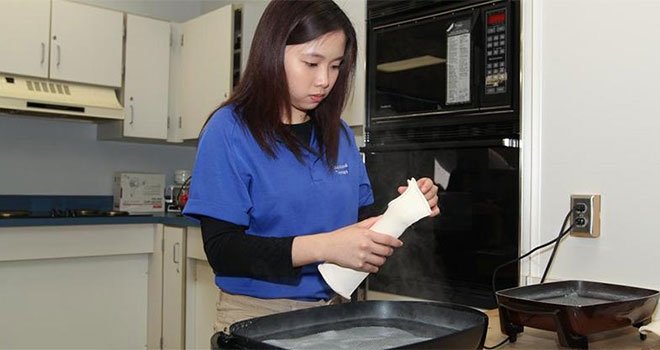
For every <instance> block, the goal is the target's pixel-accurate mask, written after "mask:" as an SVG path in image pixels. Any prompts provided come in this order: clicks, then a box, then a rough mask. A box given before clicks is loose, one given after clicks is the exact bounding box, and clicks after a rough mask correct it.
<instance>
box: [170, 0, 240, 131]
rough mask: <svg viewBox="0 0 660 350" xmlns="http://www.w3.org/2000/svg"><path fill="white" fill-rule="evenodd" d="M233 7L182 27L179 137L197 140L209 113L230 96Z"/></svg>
mask: <svg viewBox="0 0 660 350" xmlns="http://www.w3.org/2000/svg"><path fill="white" fill-rule="evenodd" d="M233 18H234V17H233V10H232V5H227V6H224V7H221V8H219V9H217V10H215V11H213V12H209V13H206V14H204V15H202V16H200V17H197V18H195V19H192V20H190V21H188V22H186V23H184V25H183V47H182V67H183V69H182V86H181V87H180V89H179V91H180V93H181V96H182V101H181V118H182V123H181V124H182V125H181V138H182V139H184V140H188V139H196V138H197V137H198V136H199V132H200V131H201V129H202V126H203V125H204V122H205V121H206V119H207V118H208V116H209V115H210V113H211V112H213V110H215V109H216V108H217V107H218V106H219V105H220V104H221V103H222V102H223V101H224V100H226V99H227V97H228V96H229V91H230V89H231V73H232V60H233V45H232V34H233V28H234V25H233Z"/></svg>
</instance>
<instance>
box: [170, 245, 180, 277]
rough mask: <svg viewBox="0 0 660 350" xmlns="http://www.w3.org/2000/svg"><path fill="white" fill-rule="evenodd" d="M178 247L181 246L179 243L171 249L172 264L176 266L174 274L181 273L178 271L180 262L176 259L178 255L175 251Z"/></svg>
mask: <svg viewBox="0 0 660 350" xmlns="http://www.w3.org/2000/svg"><path fill="white" fill-rule="evenodd" d="M179 246H181V243H179V242H176V243H174V246H173V247H172V262H173V263H175V264H176V272H181V270H180V269H179V267H180V265H179V263H180V262H181V259H180V258H179V257H178V255H179V254H177V251H179V249H177V247H179Z"/></svg>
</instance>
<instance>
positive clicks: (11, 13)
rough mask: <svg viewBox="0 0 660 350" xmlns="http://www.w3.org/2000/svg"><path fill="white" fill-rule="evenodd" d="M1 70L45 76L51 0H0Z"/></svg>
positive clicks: (46, 74) (46, 72)
mask: <svg viewBox="0 0 660 350" xmlns="http://www.w3.org/2000/svg"><path fill="white" fill-rule="evenodd" d="M0 13H1V14H2V21H0V72H5V73H13V74H19V75H28V76H34V77H41V78H46V77H48V52H49V48H50V43H49V31H50V2H49V1H48V0H2V1H0Z"/></svg>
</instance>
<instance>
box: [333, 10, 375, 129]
mask: <svg viewBox="0 0 660 350" xmlns="http://www.w3.org/2000/svg"><path fill="white" fill-rule="evenodd" d="M336 3H337V5H338V6H339V7H341V9H342V10H344V12H346V15H347V16H348V18H349V19H350V20H351V22H352V23H353V26H354V27H355V35H356V37H357V44H358V54H357V62H356V66H355V83H354V85H353V93H352V95H351V96H352V98H351V99H350V100H349V101H348V103H347V104H346V108H345V109H344V112H343V113H342V118H343V119H344V121H346V123H348V125H350V126H361V125H364V120H365V114H366V97H365V96H366V83H365V82H366V78H367V76H366V70H365V67H366V64H367V60H366V47H367V35H366V32H367V31H366V20H367V2H366V0H336Z"/></svg>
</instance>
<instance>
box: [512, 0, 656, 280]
mask: <svg viewBox="0 0 660 350" xmlns="http://www.w3.org/2000/svg"><path fill="white" fill-rule="evenodd" d="M526 1H529V0H526ZM527 5H529V2H527ZM533 7H534V9H533V12H534V14H533V16H534V23H533V25H532V26H527V27H526V29H525V30H526V32H525V33H524V34H526V35H527V36H526V38H525V39H524V41H526V42H527V43H528V44H529V40H531V37H532V35H534V37H535V38H537V37H538V38H539V39H540V42H534V43H533V50H534V52H533V53H531V54H530V52H529V51H528V52H526V53H525V55H529V57H533V62H528V64H530V65H533V68H532V69H531V70H530V72H531V74H527V75H526V76H525V79H524V80H525V82H527V83H529V82H530V81H531V83H532V87H531V88H530V89H529V90H528V91H530V92H531V98H532V102H530V101H526V103H527V104H528V107H530V108H528V109H527V112H526V113H524V114H523V119H524V121H523V123H527V125H532V126H531V127H529V128H528V132H527V134H526V135H523V140H524V141H525V142H523V145H524V147H525V149H524V150H523V152H524V153H525V152H526V153H527V154H531V155H532V156H531V159H530V162H528V163H527V164H525V165H524V167H525V168H526V170H525V171H526V172H527V174H528V175H529V174H532V175H534V174H536V177H534V176H532V177H531V178H527V179H525V181H527V182H528V183H531V186H530V187H531V190H528V191H531V194H532V197H533V198H532V200H530V201H528V202H527V204H528V205H530V206H534V208H532V209H531V210H530V208H523V209H524V210H525V211H527V212H528V215H531V216H530V217H526V218H523V221H525V220H529V221H530V222H531V223H530V224H529V225H528V228H529V230H530V231H531V232H529V231H527V232H523V242H526V241H527V242H529V244H528V245H527V247H526V248H524V249H526V250H529V247H530V246H537V245H539V244H540V243H543V242H546V241H549V240H551V239H553V238H554V237H555V236H556V234H557V232H558V230H559V226H560V225H561V221H562V220H563V218H564V215H565V214H566V212H567V211H568V210H569V196H570V194H580V193H600V194H601V195H602V215H601V224H602V226H601V237H600V238H596V239H589V238H578V237H571V236H568V237H566V239H565V240H563V241H562V243H561V245H560V248H559V251H558V254H557V256H556V258H555V261H554V263H553V268H552V269H551V272H550V274H549V278H551V279H563V280H565V279H585V280H596V281H604V282H612V283H619V284H628V285H635V286H640V287H648V288H654V289H660V277H658V274H657V268H656V267H655V266H656V261H657V256H658V247H660V235H659V234H658V221H657V216H656V215H658V213H660V202H659V201H658V199H657V195H658V193H659V192H660V190H659V189H660V186H659V185H658V183H657V181H658V179H660V156H658V150H660V137H658V131H660V113H659V112H660V111H659V109H660V108H659V107H658V106H659V105H660V104H659V103H658V100H659V99H660V97H659V94H658V92H659V91H660V89H658V82H659V81H660V65H659V64H658V55H659V54H660V48H659V47H658V45H657V43H658V42H659V41H658V36H657V35H658V33H660V22H659V21H658V20H657V14H658V13H660V2H658V1H651V0H631V1H626V2H625V4H624V3H621V2H620V1H615V0H541V1H538V0H534V1H533ZM530 8H531V7H530ZM532 32H534V33H532ZM527 47H528V49H531V46H530V45H528V46H527ZM528 86H529V85H528ZM535 130H536V131H535ZM528 193H530V192H528ZM529 212H531V214H529ZM523 227H525V226H523ZM523 246H524V247H525V245H523ZM548 257H549V250H546V252H545V253H544V254H543V255H542V256H540V258H539V256H537V258H535V259H533V261H532V264H531V265H530V267H531V275H532V277H540V276H541V275H542V272H543V268H544V267H545V263H546V261H547V258H548Z"/></svg>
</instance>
